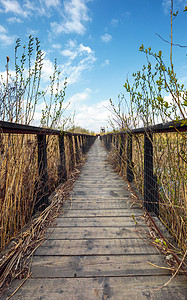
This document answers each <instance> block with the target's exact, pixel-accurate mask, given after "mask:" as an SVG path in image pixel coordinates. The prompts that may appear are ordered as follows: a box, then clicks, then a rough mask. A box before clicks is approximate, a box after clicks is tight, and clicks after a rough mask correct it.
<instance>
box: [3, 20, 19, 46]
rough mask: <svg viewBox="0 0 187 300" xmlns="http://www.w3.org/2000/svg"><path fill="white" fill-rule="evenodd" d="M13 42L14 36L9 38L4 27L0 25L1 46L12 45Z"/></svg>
mask: <svg viewBox="0 0 187 300" xmlns="http://www.w3.org/2000/svg"><path fill="white" fill-rule="evenodd" d="M14 41H15V36H9V35H8V31H7V30H6V28H5V27H3V26H2V25H0V42H1V43H2V44H3V46H9V45H12V44H13V43H14Z"/></svg>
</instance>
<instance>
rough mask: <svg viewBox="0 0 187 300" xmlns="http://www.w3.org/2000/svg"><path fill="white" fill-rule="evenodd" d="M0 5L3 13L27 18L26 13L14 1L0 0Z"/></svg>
mask: <svg viewBox="0 0 187 300" xmlns="http://www.w3.org/2000/svg"><path fill="white" fill-rule="evenodd" d="M0 3H1V4H2V6H3V8H4V10H3V11H4V12H5V13H13V14H15V15H21V16H23V17H27V16H28V11H27V10H24V9H23V8H22V7H21V5H20V4H19V2H18V1H16V0H0Z"/></svg>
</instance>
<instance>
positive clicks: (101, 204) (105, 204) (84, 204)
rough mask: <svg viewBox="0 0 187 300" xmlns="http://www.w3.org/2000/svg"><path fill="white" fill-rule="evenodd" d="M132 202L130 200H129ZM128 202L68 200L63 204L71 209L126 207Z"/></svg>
mask: <svg viewBox="0 0 187 300" xmlns="http://www.w3.org/2000/svg"><path fill="white" fill-rule="evenodd" d="M131 204H132V202H131ZM129 206H130V205H129V204H128V203H126V202H122V201H121V202H119V201H118V202H117V201H115V202H114V201H112V202H103V201H102V202H99V201H97V202H96V201H90V202H89V201H85V202H84V201H79V202H78V201H75V202H74V201H69V202H66V203H65V204H64V209H66V208H67V207H71V208H72V209H118V208H122V209H127V208H129Z"/></svg>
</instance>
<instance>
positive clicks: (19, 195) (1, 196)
mask: <svg viewBox="0 0 187 300" xmlns="http://www.w3.org/2000/svg"><path fill="white" fill-rule="evenodd" d="M0 164H1V167H0V211H1V214H0V224H1V225H0V226H1V229H0V231H1V235H0V239H1V248H3V247H4V246H5V244H6V243H7V242H8V241H9V240H10V239H11V238H12V237H13V236H14V235H15V234H16V233H17V232H18V231H19V230H20V228H21V227H22V226H23V225H25V223H26V222H27V221H28V220H29V219H30V218H31V216H32V212H33V209H34V201H35V199H34V191H35V183H36V181H37V180H38V167H37V141H36V136H34V135H33V136H30V135H26V134H25V135H17V134H1V161H0Z"/></svg>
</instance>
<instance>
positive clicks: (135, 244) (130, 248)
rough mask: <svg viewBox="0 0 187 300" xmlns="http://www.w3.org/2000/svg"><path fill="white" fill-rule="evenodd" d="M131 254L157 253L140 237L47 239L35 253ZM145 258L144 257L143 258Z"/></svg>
mask: <svg viewBox="0 0 187 300" xmlns="http://www.w3.org/2000/svg"><path fill="white" fill-rule="evenodd" d="M103 254H105V255H114V254H115V255H120V254H126V255H133V254H141V255H146V254H158V252H157V250H156V249H155V248H154V247H151V246H150V245H148V244H147V243H145V242H144V241H142V239H137V238H135V239H107V240H104V239H103V240H102V239H82V240H47V241H45V242H44V243H43V244H42V245H41V246H40V247H39V248H38V249H37V250H36V252H35V255H103ZM145 259H146V258H145Z"/></svg>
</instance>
